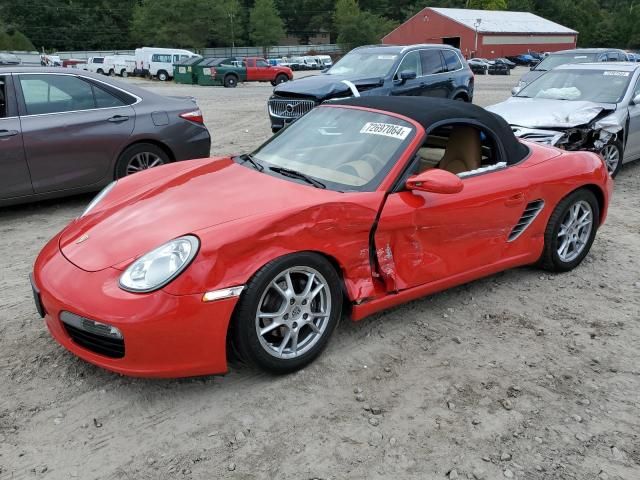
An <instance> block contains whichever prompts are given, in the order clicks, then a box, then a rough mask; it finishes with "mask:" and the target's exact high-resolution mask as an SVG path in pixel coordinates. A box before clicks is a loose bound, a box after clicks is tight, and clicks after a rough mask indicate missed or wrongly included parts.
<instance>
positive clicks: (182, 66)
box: [173, 57, 204, 85]
mask: <svg viewBox="0 0 640 480" xmlns="http://www.w3.org/2000/svg"><path fill="white" fill-rule="evenodd" d="M203 60H204V59H203V58H202V57H189V58H185V59H184V60H181V61H179V62H178V63H174V64H173V80H174V81H175V82H176V83H182V84H185V85H193V84H195V83H197V79H196V73H195V70H194V68H195V66H196V65H198V64H199V63H201V62H202V61H203Z"/></svg>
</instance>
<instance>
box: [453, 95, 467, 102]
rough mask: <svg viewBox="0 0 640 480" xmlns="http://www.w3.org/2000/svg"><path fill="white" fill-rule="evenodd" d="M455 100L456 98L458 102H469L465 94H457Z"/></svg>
mask: <svg viewBox="0 0 640 480" xmlns="http://www.w3.org/2000/svg"><path fill="white" fill-rule="evenodd" d="M454 100H455V101H456V102H467V101H468V100H467V97H465V96H464V95H456V96H455V97H454Z"/></svg>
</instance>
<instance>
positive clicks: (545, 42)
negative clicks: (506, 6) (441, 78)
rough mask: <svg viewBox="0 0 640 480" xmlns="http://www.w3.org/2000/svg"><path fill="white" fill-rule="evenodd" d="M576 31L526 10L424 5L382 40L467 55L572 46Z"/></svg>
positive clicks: (522, 51) (554, 49) (480, 55)
mask: <svg viewBox="0 0 640 480" xmlns="http://www.w3.org/2000/svg"><path fill="white" fill-rule="evenodd" d="M577 38H578V32H576V31H575V30H571V29H570V28H567V27H564V26H562V25H560V24H557V23H554V22H552V21H550V20H546V19H544V18H542V17H539V16H537V15H534V14H533V13H529V12H504V11H499V10H467V9H463V8H431V7H427V8H425V9H423V10H421V11H420V12H419V13H417V14H416V15H414V16H413V17H411V18H410V19H409V20H407V21H406V22H404V23H403V24H402V25H400V26H399V27H398V28H396V29H395V30H393V31H392V32H391V33H389V34H388V35H386V36H385V37H384V38H383V39H382V43H386V44H394V45H411V44H415V43H446V44H448V45H452V46H454V47H457V48H459V49H460V50H461V51H462V53H463V55H465V57H467V58H471V57H482V58H495V57H505V56H507V55H519V54H521V53H527V52H528V51H536V52H555V51H558V50H566V49H570V48H575V47H576V41H577Z"/></svg>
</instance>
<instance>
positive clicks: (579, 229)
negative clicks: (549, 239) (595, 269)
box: [557, 200, 593, 263]
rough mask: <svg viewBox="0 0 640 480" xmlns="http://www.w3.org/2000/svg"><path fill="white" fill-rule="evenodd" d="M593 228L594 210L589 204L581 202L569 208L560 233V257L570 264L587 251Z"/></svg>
mask: <svg viewBox="0 0 640 480" xmlns="http://www.w3.org/2000/svg"><path fill="white" fill-rule="evenodd" d="M592 228H593V209H592V208H591V205H589V203H588V202H586V201H584V200H579V201H578V202H576V203H574V204H573V205H571V207H569V210H568V211H567V213H566V214H565V216H564V218H563V219H562V223H561V224H560V230H559V231H558V250H557V252H558V257H560V260H561V261H563V262H565V263H569V262H572V261H573V260H575V259H576V258H578V256H579V255H580V254H581V253H582V251H583V250H584V249H585V247H586V245H587V243H588V241H589V237H590V235H591V229H592Z"/></svg>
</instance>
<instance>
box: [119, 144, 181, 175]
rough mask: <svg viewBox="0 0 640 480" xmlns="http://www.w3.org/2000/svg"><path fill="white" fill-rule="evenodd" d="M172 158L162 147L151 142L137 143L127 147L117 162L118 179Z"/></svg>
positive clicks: (161, 163) (156, 165)
mask: <svg viewBox="0 0 640 480" xmlns="http://www.w3.org/2000/svg"><path fill="white" fill-rule="evenodd" d="M170 162H171V159H170V158H169V156H168V155H167V153H166V152H165V151H164V150H162V149H161V148H160V147H158V146H156V145H153V144H151V143H136V144H135V145H131V146H130V147H128V148H126V149H125V150H124V151H123V152H122V153H121V154H120V157H118V162H117V163H116V174H115V176H116V179H118V178H122V177H126V176H127V175H132V174H134V173H137V172H140V171H142V170H148V169H149V168H154V167H159V166H160V165H164V164H167V163H170Z"/></svg>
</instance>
